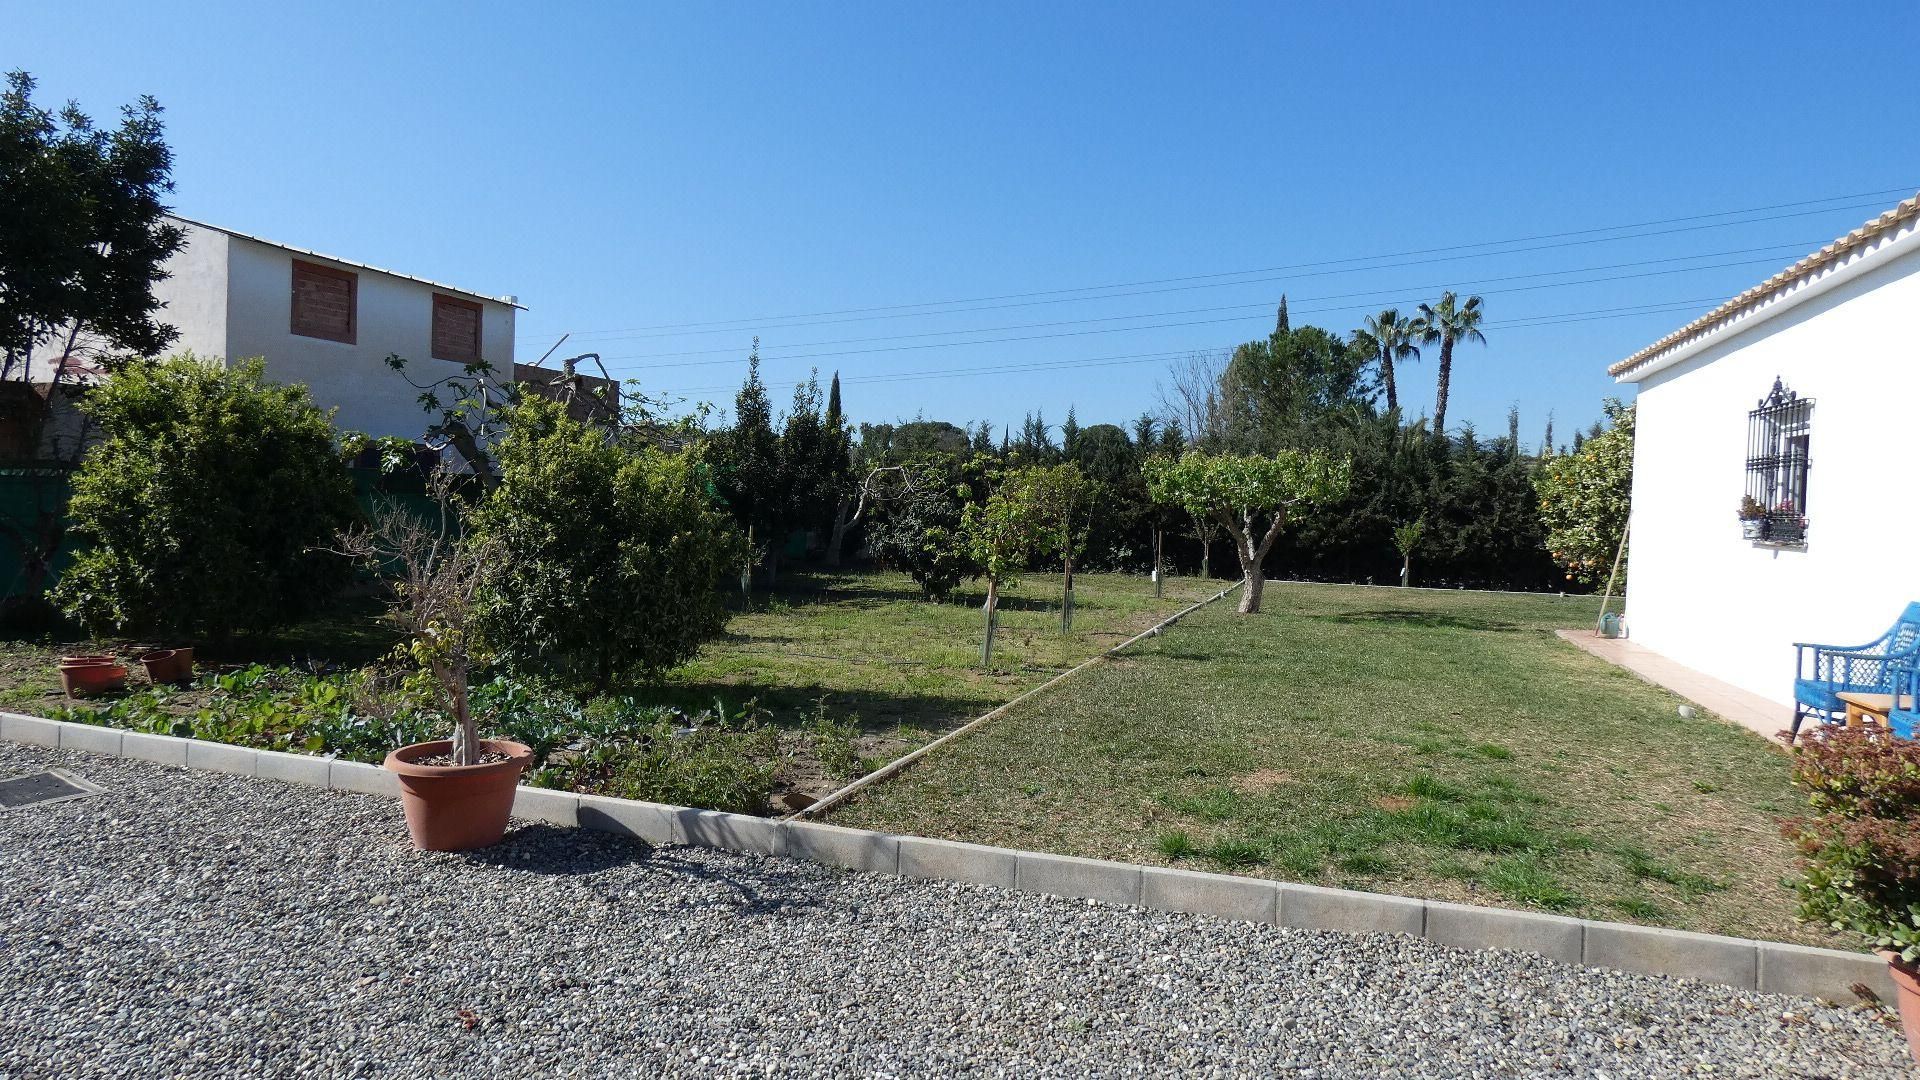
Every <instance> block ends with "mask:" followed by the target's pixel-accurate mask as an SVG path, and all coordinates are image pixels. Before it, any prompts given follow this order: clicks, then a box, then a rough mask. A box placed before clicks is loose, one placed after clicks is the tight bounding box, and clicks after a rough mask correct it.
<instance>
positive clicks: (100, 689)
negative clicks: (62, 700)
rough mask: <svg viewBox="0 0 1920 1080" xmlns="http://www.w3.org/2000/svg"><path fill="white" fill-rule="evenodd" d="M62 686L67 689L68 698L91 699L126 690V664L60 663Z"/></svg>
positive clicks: (109, 661)
mask: <svg viewBox="0 0 1920 1080" xmlns="http://www.w3.org/2000/svg"><path fill="white" fill-rule="evenodd" d="M60 685H61V686H62V687H64V688H65V689H66V691H67V696H68V697H89V696H91V695H93V694H104V693H108V692H110V691H113V690H124V689H126V685H127V668H126V665H125V664H116V663H114V662H113V661H112V660H108V661H107V662H105V663H92V664H68V663H66V662H65V661H64V660H63V661H61V663H60Z"/></svg>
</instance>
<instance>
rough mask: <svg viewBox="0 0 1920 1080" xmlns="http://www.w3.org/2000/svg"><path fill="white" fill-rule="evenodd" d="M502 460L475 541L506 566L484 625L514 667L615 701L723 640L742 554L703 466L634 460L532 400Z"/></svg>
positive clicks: (679, 457) (644, 457)
mask: <svg viewBox="0 0 1920 1080" xmlns="http://www.w3.org/2000/svg"><path fill="white" fill-rule="evenodd" d="M499 457H500V465H501V477H500V485H499V487H498V488H497V489H496V490H495V491H494V493H493V495H492V496H491V497H490V498H488V500H487V501H486V502H485V503H484V504H483V505H482V506H481V507H480V508H479V509H478V510H477V511H476V512H475V513H474V515H473V522H472V525H473V532H472V535H473V537H474V538H475V539H476V541H477V542H479V543H482V544H485V545H488V546H489V547H490V548H491V549H492V550H493V551H495V552H496V553H497V555H498V558H499V560H500V566H499V573H498V574H497V575H496V576H495V577H494V580H493V582H492V588H491V589H490V590H489V591H488V592H487V593H486V594H484V595H483V596H482V598H481V607H480V611H479V624H480V632H481V636H482V638H483V639H484V640H485V641H486V642H487V644H488V645H490V646H491V647H493V649H495V650H496V651H497V653H498V654H499V656H500V657H501V658H502V659H503V660H504V661H505V662H506V663H507V664H508V665H509V666H510V667H512V668H514V669H515V670H517V671H522V672H531V673H538V674H543V675H551V676H553V677H556V678H559V679H561V680H563V681H565V682H567V683H569V684H572V685H576V686H587V687H591V688H593V689H595V690H599V691H605V690H606V689H607V688H608V687H609V686H611V685H613V684H614V683H615V682H617V681H622V680H629V679H637V678H643V677H647V676H651V675H652V674H654V673H656V672H658V671H660V670H661V669H663V668H667V667H671V666H672V665H674V664H678V663H681V662H682V661H685V660H687V659H688V658H690V657H692V655H693V654H694V651H695V650H696V649H698V648H699V646H700V643H701V642H703V641H705V640H707V639H708V638H710V637H713V636H715V635H717V634H718V633H719V632H720V630H721V628H722V627H723V626H724V625H725V623H726V609H725V607H724V606H723V604H722V602H721V599H720V596H719V594H718V592H717V591H716V586H717V585H718V584H719V583H720V581H721V580H722V578H723V577H725V576H726V575H727V573H728V572H729V571H731V570H735V569H737V568H738V567H739V565H740V562H741V559H742V557H743V550H744V549H743V542H742V540H741V539H740V536H739V533H738V532H737V531H735V529H734V528H733V525H732V523H731V522H730V521H729V520H728V518H727V516H726V515H725V514H724V513H723V512H722V511H720V510H719V509H718V508H717V507H716V506H715V504H714V500H713V498H712V496H711V495H710V494H709V491H708V485H707V483H706V480H705V477H704V474H703V469H702V466H701V463H700V461H699V459H698V458H697V457H695V456H694V455H693V454H692V453H691V452H681V453H677V454H669V453H665V452H663V451H660V450H657V449H652V448H644V449H640V450H631V449H628V448H627V447H625V446H622V445H620V444H619V443H618V442H616V441H614V440H613V439H612V438H610V437H609V436H608V434H607V433H606V432H604V431H603V430H601V429H598V428H594V427H590V426H588V425H586V424H583V423H580V422H579V421H577V420H573V419H570V418H569V417H567V416H566V414H565V413H564V412H563V411H562V410H561V409H560V407H559V406H558V405H556V404H554V403H552V402H549V401H545V400H542V399H538V398H532V399H528V400H527V401H525V402H524V403H522V404H521V405H519V406H516V407H515V409H514V410H513V412H512V414H511V416H510V420H509V433H508V436H507V438H506V440H505V441H504V443H503V445H502V446H501V448H500V454H499Z"/></svg>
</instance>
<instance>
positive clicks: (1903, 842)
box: [1782, 728, 1920, 961]
mask: <svg viewBox="0 0 1920 1080" xmlns="http://www.w3.org/2000/svg"><path fill="white" fill-rule="evenodd" d="M1793 782H1794V785H1795V786H1796V787H1798V788H1800V789H1801V790H1802V791H1804V792H1806V795H1807V802H1808V805H1809V807H1810V808H1811V809H1812V810H1813V814H1812V816H1810V817H1805V818H1796V819H1794V820H1791V821H1788V822H1787V823H1786V824H1785V825H1784V826H1783V827H1782V831H1783V832H1784V833H1785V834H1786V836H1787V837H1788V838H1789V839H1790V840H1792V841H1793V845H1794V848H1795V849H1796V850H1797V851H1798V852H1799V853H1800V860H1801V878H1800V881H1799V882H1798V885H1797V888H1798V891H1799V894H1800V917H1801V918H1803V919H1806V920H1808V921H1812V922H1820V923H1824V924H1826V925H1827V926H1829V927H1832V928H1833V929H1835V930H1850V931H1852V932H1854V933H1856V934H1859V935H1860V936H1861V937H1863V938H1865V939H1866V940H1867V941H1868V942H1869V943H1870V944H1872V945H1873V947H1874V948H1876V949H1889V950H1893V951H1895V952H1898V953H1899V954H1900V955H1901V957H1902V958H1903V959H1905V960H1907V961H1914V960H1917V959H1920V742H1915V741H1914V740H1912V739H1899V738H1891V737H1889V736H1887V735H1886V734H1885V733H1884V732H1879V731H1874V730H1871V729H1863V728H1834V729H1827V730H1823V731H1819V732H1815V733H1814V734H1813V735H1812V736H1811V737H1809V738H1808V739H1807V740H1806V743H1805V745H1804V746H1803V747H1802V748H1801V750H1800V751H1799V752H1798V753H1797V754H1796V755H1794V761H1793Z"/></svg>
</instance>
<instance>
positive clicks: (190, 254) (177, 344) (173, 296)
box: [153, 221, 232, 358]
mask: <svg viewBox="0 0 1920 1080" xmlns="http://www.w3.org/2000/svg"><path fill="white" fill-rule="evenodd" d="M175 224H176V225H179V227H180V229H181V230H182V231H183V232H185V233H186V234H187V244H186V246H185V247H183V248H181V249H180V250H179V251H178V252H176V253H175V254H174V256H173V258H171V259H168V260H167V273H168V275H169V276H168V277H167V279H166V280H165V281H162V282H160V283H159V284H157V285H155V286H154V287H153V296H154V299H156V300H159V301H160V302H161V303H162V304H165V305H166V306H165V307H164V308H162V309H161V310H160V314H159V316H158V318H159V319H160V321H161V322H163V323H166V324H167V325H168V326H171V327H173V328H174V329H176V330H178V331H180V336H179V337H178V338H176V339H175V340H174V343H173V351H175V352H191V353H193V354H194V355H195V356H200V357H206V358H212V357H218V356H225V355H227V248H228V245H229V244H230V243H231V242H232V240H231V238H230V237H229V236H227V234H226V233H223V232H221V231H220V230H218V229H209V228H207V227H206V226H204V225H198V224H194V223H192V222H178V221H176V222H175Z"/></svg>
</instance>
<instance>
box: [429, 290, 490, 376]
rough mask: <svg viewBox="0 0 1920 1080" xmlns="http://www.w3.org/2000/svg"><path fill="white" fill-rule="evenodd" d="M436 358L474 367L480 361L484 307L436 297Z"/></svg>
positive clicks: (454, 298)
mask: <svg viewBox="0 0 1920 1080" xmlns="http://www.w3.org/2000/svg"><path fill="white" fill-rule="evenodd" d="M433 358H434V359H435V360H457V361H459V362H460V363H463V364H471V363H473V362H474V361H476V360H479V359H480V305H479V304H476V303H474V302H473V301H471V300H462V299H460V298H459V297H455V296H441V295H440V294H439V293H435V294H433Z"/></svg>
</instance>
